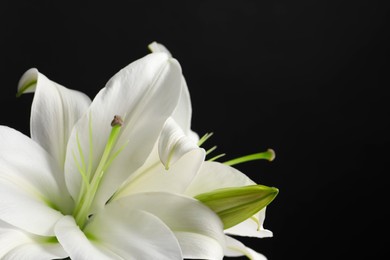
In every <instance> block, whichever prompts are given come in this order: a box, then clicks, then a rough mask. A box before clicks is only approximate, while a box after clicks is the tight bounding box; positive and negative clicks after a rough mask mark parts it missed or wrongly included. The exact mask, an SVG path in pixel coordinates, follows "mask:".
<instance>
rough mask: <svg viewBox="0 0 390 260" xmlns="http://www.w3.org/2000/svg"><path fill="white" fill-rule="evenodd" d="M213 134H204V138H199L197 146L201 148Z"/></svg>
mask: <svg viewBox="0 0 390 260" xmlns="http://www.w3.org/2000/svg"><path fill="white" fill-rule="evenodd" d="M213 134H214V133H213V132H211V133H207V134H205V135H204V136H202V138H200V140H199V141H198V146H201V145H202V144H203V143H204V142H206V141H207V140H208V139H209V138H210V137H211V136H213Z"/></svg>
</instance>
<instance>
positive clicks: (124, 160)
mask: <svg viewBox="0 0 390 260" xmlns="http://www.w3.org/2000/svg"><path fill="white" fill-rule="evenodd" d="M180 75H181V68H180V65H179V63H178V62H177V61H176V60H174V59H171V58H169V57H168V56H167V55H166V54H162V53H159V54H149V55H147V56H145V57H144V58H142V59H139V60H137V61H135V62H133V63H131V64H130V65H129V66H127V67H126V68H124V69H122V70H121V71H119V72H118V73H117V74H116V75H115V76H114V77H112V78H111V79H110V80H109V82H108V83H107V85H106V87H105V88H104V89H102V90H101V91H100V92H99V94H98V95H97V96H96V98H95V99H94V100H93V102H92V104H91V106H90V109H89V111H88V112H87V114H86V115H85V116H84V117H83V118H82V119H81V120H80V121H79V122H78V124H77V125H76V127H75V129H74V131H73V133H72V136H71V138H70V141H69V145H68V151H67V157H66V158H67V159H66V174H65V176H66V182H67V186H68V188H69V190H70V192H71V194H72V196H73V197H74V198H75V199H77V197H78V194H79V192H80V188H81V186H80V185H81V176H80V174H79V173H78V169H77V165H76V164H77V163H76V162H75V160H74V157H73V153H75V154H76V158H77V159H78V160H79V161H83V160H84V161H85V162H86V164H91V167H92V169H93V170H92V171H91V172H92V173H93V172H95V171H96V169H97V168H98V164H99V162H100V160H101V157H102V154H103V151H104V149H105V146H106V143H107V139H108V136H109V134H110V132H111V130H112V128H111V126H110V122H111V121H112V119H113V117H114V115H120V116H121V117H122V118H123V121H124V122H123V123H124V124H123V127H122V129H121V132H120V135H119V137H118V139H117V142H116V146H115V147H114V148H113V149H112V151H113V152H114V153H115V152H116V151H118V150H121V149H122V150H121V152H120V153H119V155H118V156H117V157H116V158H115V160H114V161H113V163H112V164H111V166H110V167H109V168H108V169H107V171H106V173H105V175H104V176H103V179H102V181H101V183H100V186H99V190H98V192H97V195H96V197H95V202H94V206H95V207H100V208H101V207H103V205H104V204H105V203H106V202H107V200H108V199H109V198H110V197H111V196H112V194H113V193H114V192H115V190H116V189H117V188H118V187H119V185H120V184H121V183H122V182H123V181H124V180H126V179H127V178H128V176H129V175H130V174H131V173H132V172H134V171H135V170H136V169H137V168H139V167H140V166H141V165H142V164H143V163H144V162H145V160H146V158H147V156H148V155H149V153H150V152H151V150H152V148H153V145H154V144H155V142H156V141H157V138H158V135H159V133H160V131H161V129H162V127H163V125H164V123H165V121H166V120H167V118H168V117H169V116H170V115H171V114H172V112H173V110H174V108H175V107H176V104H177V101H178V98H179V96H180V85H181V77H180ZM77 151H81V153H80V154H83V160H82V159H81V158H80V156H79V155H78V154H79V153H78V152H77ZM90 151H91V152H90Z"/></svg>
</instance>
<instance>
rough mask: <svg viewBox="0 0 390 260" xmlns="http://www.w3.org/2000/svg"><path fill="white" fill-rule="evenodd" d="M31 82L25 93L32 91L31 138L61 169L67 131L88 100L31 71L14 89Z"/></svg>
mask: <svg viewBox="0 0 390 260" xmlns="http://www.w3.org/2000/svg"><path fill="white" fill-rule="evenodd" d="M31 82H36V83H35V85H34V87H32V86H31V88H29V89H27V91H25V92H32V91H33V90H35V94H34V100H33V104H32V108H31V138H32V139H33V140H35V141H36V142H38V143H39V144H40V145H41V146H42V147H43V148H45V149H46V151H48V152H49V154H51V155H52V156H53V157H54V158H55V159H56V161H57V163H58V165H59V166H60V168H62V167H63V165H64V162H65V152H66V145H67V142H68V138H69V136H70V133H71V130H72V128H73V126H74V124H75V123H76V121H77V120H78V119H79V118H80V117H81V115H82V114H84V113H85V111H86V110H87V108H88V106H89V104H90V103H91V100H90V99H89V98H88V97H87V96H86V95H84V94H83V93H81V92H78V91H75V90H70V89H67V88H65V87H63V86H61V85H59V84H57V83H55V82H53V81H51V80H50V79H48V78H47V77H45V76H44V75H43V74H41V73H39V72H38V70H37V69H34V68H33V69H30V70H28V71H26V72H25V74H24V75H23V76H22V78H21V79H20V81H19V84H18V90H19V91H22V90H23V88H24V86H26V85H27V86H28V85H29V83H31Z"/></svg>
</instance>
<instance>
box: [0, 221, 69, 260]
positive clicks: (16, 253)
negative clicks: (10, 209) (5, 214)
mask: <svg viewBox="0 0 390 260" xmlns="http://www.w3.org/2000/svg"><path fill="white" fill-rule="evenodd" d="M66 256H67V254H66V252H65V251H64V250H63V249H62V247H61V246H60V245H59V244H58V243H55V242H45V239H44V238H43V237H39V236H34V235H29V234H27V233H25V232H22V231H20V230H18V229H16V228H15V227H13V226H11V225H9V224H7V223H5V222H2V221H1V220H0V258H1V259H3V260H5V259H26V260H28V259H31V260H36V259H38V260H39V259H42V260H47V259H53V258H65V257H66Z"/></svg>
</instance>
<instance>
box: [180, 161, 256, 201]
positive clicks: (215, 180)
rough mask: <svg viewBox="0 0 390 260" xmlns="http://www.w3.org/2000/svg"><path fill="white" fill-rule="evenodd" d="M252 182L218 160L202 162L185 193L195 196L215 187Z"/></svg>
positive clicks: (237, 185) (235, 185) (244, 184)
mask: <svg viewBox="0 0 390 260" xmlns="http://www.w3.org/2000/svg"><path fill="white" fill-rule="evenodd" d="M253 184H255V182H253V181H252V180H251V179H249V178H248V177H247V176H246V175H245V174H243V173H241V172H240V171H238V170H236V169H234V168H233V167H230V166H227V165H224V164H222V163H218V162H204V163H203V165H202V167H201V169H200V171H199V173H198V175H197V176H196V178H195V179H194V180H193V182H192V183H191V185H190V186H189V187H188V189H187V190H186V192H185V193H186V194H187V195H190V196H196V195H198V194H201V193H205V192H209V191H212V190H215V189H221V188H227V187H240V186H246V185H253Z"/></svg>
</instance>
